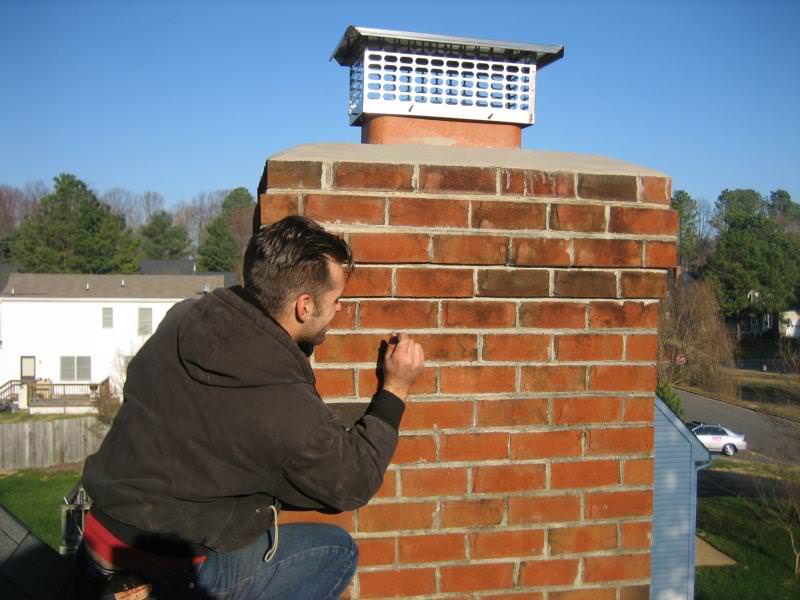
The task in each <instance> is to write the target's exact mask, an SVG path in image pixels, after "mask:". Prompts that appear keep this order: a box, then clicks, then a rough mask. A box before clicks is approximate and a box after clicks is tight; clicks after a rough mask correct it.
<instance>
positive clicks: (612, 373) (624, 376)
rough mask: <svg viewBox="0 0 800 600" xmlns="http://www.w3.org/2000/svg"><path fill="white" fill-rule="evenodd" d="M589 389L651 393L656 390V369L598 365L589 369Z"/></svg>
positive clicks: (653, 367)
mask: <svg viewBox="0 0 800 600" xmlns="http://www.w3.org/2000/svg"><path fill="white" fill-rule="evenodd" d="M589 381H590V384H589V389H591V390H604V391H614V392H616V391H620V392H622V391H624V392H635V391H642V392H649V391H653V390H655V389H656V367H655V366H652V367H639V366H627V365H622V366H619V365H597V366H593V367H590V368H589Z"/></svg>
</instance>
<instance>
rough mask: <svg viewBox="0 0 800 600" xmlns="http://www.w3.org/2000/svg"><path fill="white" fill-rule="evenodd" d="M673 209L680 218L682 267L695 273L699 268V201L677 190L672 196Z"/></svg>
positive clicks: (679, 240)
mask: <svg viewBox="0 0 800 600" xmlns="http://www.w3.org/2000/svg"><path fill="white" fill-rule="evenodd" d="M672 208H674V209H675V210H677V211H678V215H679V216H680V232H679V238H678V254H679V256H680V263H681V267H683V269H684V270H686V271H694V270H695V269H696V268H697V258H698V249H699V243H700V237H699V235H698V228H699V211H698V206H697V200H695V199H694V198H692V197H691V196H690V195H689V193H688V192H686V191H684V190H677V191H676V192H675V193H674V194H673V195H672Z"/></svg>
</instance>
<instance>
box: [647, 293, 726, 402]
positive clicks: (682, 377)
mask: <svg viewBox="0 0 800 600" xmlns="http://www.w3.org/2000/svg"><path fill="white" fill-rule="evenodd" d="M658 329H659V348H658V371H659V373H658V375H659V381H660V382H664V383H669V384H671V385H691V386H696V387H701V388H703V389H707V390H712V391H717V392H720V393H723V394H732V395H736V394H737V389H736V384H735V383H734V382H733V381H732V380H731V378H730V377H727V376H726V374H725V372H724V369H725V368H726V367H727V368H731V367H733V365H734V346H733V342H732V341H731V339H730V337H729V335H728V333H727V331H726V329H725V326H724V323H723V320H722V317H721V315H720V308H719V304H718V302H717V299H716V296H715V295H714V292H713V290H712V289H711V288H710V286H708V284H706V283H705V282H702V281H700V282H694V283H690V284H684V285H676V286H675V287H673V289H671V290H670V293H669V295H668V296H667V298H665V299H664V301H663V302H662V303H661V310H660V313H659V324H658Z"/></svg>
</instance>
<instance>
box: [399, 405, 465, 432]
mask: <svg viewBox="0 0 800 600" xmlns="http://www.w3.org/2000/svg"><path fill="white" fill-rule="evenodd" d="M470 426H472V402H409V403H408V404H406V412H405V414H404V415H403V429H404V430H409V429H410V430H413V429H433V428H434V427H437V428H439V429H453V428H463V427H470Z"/></svg>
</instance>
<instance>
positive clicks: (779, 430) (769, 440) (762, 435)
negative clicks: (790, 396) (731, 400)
mask: <svg viewBox="0 0 800 600" xmlns="http://www.w3.org/2000/svg"><path fill="white" fill-rule="evenodd" d="M677 391H678V394H679V395H680V397H681V401H682V402H683V418H684V419H685V420H686V421H704V422H706V423H712V424H714V425H716V424H719V425H722V426H724V427H727V428H728V429H732V430H733V431H736V432H738V433H744V434H745V439H746V440H747V445H748V450H751V451H753V452H755V453H758V454H761V455H764V456H766V457H768V458H771V459H774V460H779V461H788V462H793V463H796V464H800V424H798V423H794V422H792V421H788V420H786V419H780V418H778V417H771V416H769V415H764V414H761V413H757V412H754V411H752V410H748V409H746V408H740V407H738V406H734V405H732V404H727V403H725V402H720V401H718V400H713V399H711V398H707V397H705V396H699V395H698V394H693V393H691V392H686V391H683V390H677Z"/></svg>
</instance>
